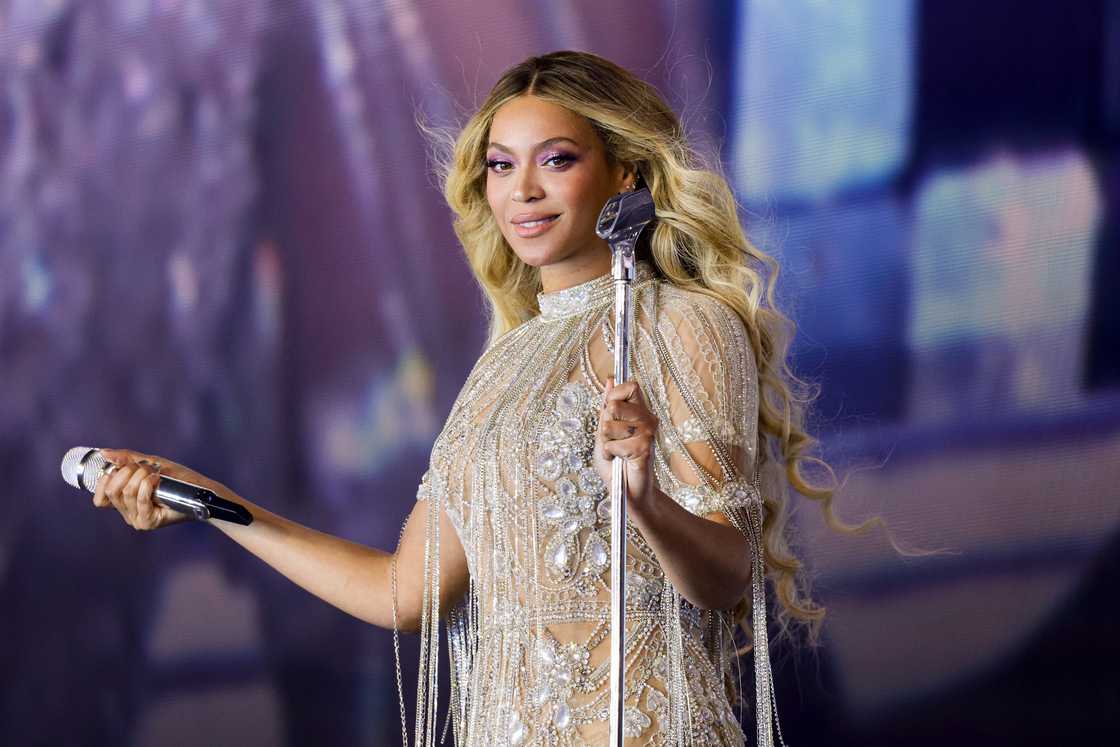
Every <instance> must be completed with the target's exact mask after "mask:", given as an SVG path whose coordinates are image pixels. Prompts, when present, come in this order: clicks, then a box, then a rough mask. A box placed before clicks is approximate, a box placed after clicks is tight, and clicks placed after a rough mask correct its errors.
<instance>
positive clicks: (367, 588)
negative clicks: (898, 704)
mask: <svg viewBox="0 0 1120 747" xmlns="http://www.w3.org/2000/svg"><path fill="white" fill-rule="evenodd" d="M638 186H646V187H648V188H649V189H650V191H651V193H652V195H653V199H654V203H655V205H656V209H657V221H656V223H655V224H654V228H653V230H652V231H648V230H647V234H646V235H645V236H644V237H643V239H642V241H641V243H640V245H639V256H640V257H641V258H642V262H641V263H640V266H639V272H638V277H637V280H636V281H635V327H634V335H633V349H634V358H633V364H632V370H633V372H634V380H633V381H629V382H624V383H620V384H614V383H613V382H612V381H611V380H610V378H609V375H608V374H609V373H610V371H611V370H612V353H611V344H612V340H613V330H612V329H611V328H610V320H611V313H610V311H611V300H612V298H613V291H612V287H611V280H610V275H609V270H610V252H609V248H608V246H607V244H606V242H604V241H603V240H602V239H600V238H598V237H597V236H596V234H595V222H596V218H597V216H598V213H599V210H600V209H601V208H602V206H603V204H604V203H605V202H606V200H607V199H608V198H609V197H610V196H612V195H613V194H615V193H617V192H620V191H623V190H628V189H634V188H635V187H638ZM444 193H445V197H446V199H447V201H448V203H449V205H450V206H451V208H452V210H453V211H454V213H455V215H456V219H455V229H456V232H457V235H458V236H459V239H460V241H461V242H462V244H463V246H464V247H465V249H466V252H467V256H468V259H469V261H470V265H471V268H472V270H473V271H474V273H475V275H476V277H477V278H478V281H479V283H480V285H481V286H482V289H483V291H484V292H485V294H486V296H487V298H488V300H489V301H490V304H491V308H492V319H491V335H490V341H489V344H488V346H487V349H486V351H485V352H484V353H483V355H482V356H481V358H480V359H479V361H478V362H477V364H476V365H475V367H474V369H473V370H472V372H471V374H470V375H469V377H468V378H467V381H466V383H465V385H464V387H463V389H462V391H461V393H460V395H459V397H458V399H457V401H456V402H455V405H454V407H453V408H452V411H451V414H450V416H449V417H448V420H447V423H446V424H445V426H444V429H443V431H442V432H441V433H440V435H439V437H438V439H437V440H436V442H435V445H434V447H433V450H432V456H431V462H430V468H429V470H428V471H427V472H426V473H425V475H424V477H423V480H422V482H421V485H420V490H419V495H418V499H419V500H418V503H417V505H416V506H415V507H414V509H413V510H412V512H411V514H410V516H409V518H408V520H407V522H406V523H405V526H404V528H403V531H402V535H401V540H400V543H399V546H398V548H397V550H396V552H395V553H392V554H390V553H385V552H381V551H379V550H375V549H372V548H368V547H364V546H361V545H357V544H354V543H351V542H347V541H345V540H342V539H339V538H336V537H332V536H329V535H325V534H322V533H319V532H316V531H314V530H311V529H308V528H306V527H302V526H300V525H298V524H295V523H293V522H290V521H288V520H286V519H283V518H281V517H279V516H277V515H275V514H272V513H270V512H268V511H266V510H265V509H263V508H261V507H259V506H256V505H254V504H252V503H250V502H249V501H247V500H245V499H244V498H243V497H241V496H237V495H236V494H235V493H234V492H233V491H232V490H230V489H229V488H228V487H226V486H224V485H221V484H218V483H216V482H214V481H212V480H209V479H208V478H205V477H204V476H202V475H199V474H198V473H196V472H193V471H191V470H189V469H187V468H185V467H183V466H181V465H178V464H174V463H172V462H169V461H168V460H165V459H162V458H158V457H152V456H146V455H141V454H138V453H136V452H131V451H126V450H112V451H106V456H107V457H108V458H110V460H111V461H112V462H113V463H114V465H116V469H115V470H113V471H112V474H111V475H110V476H109V477H108V478H106V479H102V480H101V481H100V482H99V483H98V488H97V492H96V494H95V496H94V504H95V505H97V506H102V507H103V506H109V505H112V506H113V507H115V508H116V509H117V510H118V511H120V512H121V514H122V515H123V516H124V518H125V519H126V521H128V523H129V524H131V525H132V526H134V527H136V528H137V529H152V528H156V527H160V526H165V525H168V524H171V523H175V522H177V521H180V520H181V519H182V517H181V516H180V515H179V514H176V513H174V512H172V511H169V510H168V509H166V508H164V507H162V506H160V505H158V504H155V503H153V502H152V500H151V497H152V490H153V486H154V484H155V482H156V480H157V479H158V474H159V473H162V474H164V475H169V476H172V477H178V478H182V479H186V480H190V481H194V482H200V483H203V484H206V485H207V486H208V487H211V488H212V489H214V490H215V491H216V492H218V493H219V494H222V495H226V496H229V497H231V498H232V499H233V500H236V501H238V502H242V503H244V504H245V505H246V506H248V507H249V508H250V510H251V511H252V513H253V515H254V516H255V517H256V520H255V522H254V523H253V524H252V525H251V526H248V527H242V526H236V525H229V524H225V523H222V522H217V523H216V526H218V527H219V529H221V531H223V532H225V533H226V534H227V535H229V536H230V537H231V538H232V539H233V540H234V541H236V542H238V543H239V544H241V545H242V546H244V547H245V548H247V549H248V550H249V551H250V552H252V553H254V554H255V555H257V556H259V557H260V558H262V559H263V560H264V561H265V562H267V563H269V564H270V565H272V566H273V567H275V568H276V569H277V570H278V571H280V572H281V573H283V574H284V575H286V576H287V577H288V578H290V579H291V580H293V581H294V582H295V583H297V584H299V585H300V586H302V587H304V588H305V589H307V590H309V591H311V592H312V593H314V594H316V595H318V596H319V597H321V598H322V599H324V600H326V601H327V602H330V603H331V604H333V605H335V606H337V607H339V608H340V609H342V610H345V611H346V612H349V613H350V614H353V615H355V616H357V617H359V618H361V619H362V620H366V621H368V622H371V623H373V624H375V625H380V626H383V627H392V628H394V629H398V628H399V629H404V630H411V631H419V632H420V633H421V634H422V635H423V639H422V645H421V659H422V661H421V678H420V683H419V686H418V690H417V695H418V700H419V706H418V709H417V712H418V717H417V723H416V733H415V738H416V741H417V742H418V743H430V742H432V741H433V740H435V739H438V738H439V734H438V731H437V727H436V718H435V715H434V713H432V711H433V710H434V704H435V703H436V699H437V692H436V686H437V677H436V668H437V667H436V664H437V662H438V656H439V643H440V636H439V630H438V620H440V619H441V618H445V619H446V621H447V624H448V631H449V636H448V640H449V641H450V648H451V652H450V655H451V661H452V673H453V676H452V698H451V701H452V716H453V718H452V724H453V727H454V729H455V733H456V738H457V740H458V742H459V743H463V744H471V745H475V744H495V745H505V744H510V745H520V744H525V745H527V744H560V745H569V744H570V745H575V744H605V743H606V741H607V711H608V702H609V682H608V665H609V654H608V646H609V641H608V638H609V622H608V615H609V602H610V591H609V574H610V568H609V555H608V552H607V547H608V545H609V541H610V537H609V525H610V522H609V511H608V510H607V507H608V505H609V491H608V489H607V487H606V486H607V485H608V484H609V480H610V478H609V474H610V460H611V458H613V457H616V456H617V457H621V458H624V459H625V465H626V476H627V482H628V486H629V491H630V502H629V518H630V530H631V531H630V533H629V535H628V559H627V573H628V593H627V637H626V640H627V682H626V692H625V706H626V707H625V719H624V727H625V729H624V730H625V733H626V736H627V743H628V744H695V745H699V744H721V745H722V744H743V743H744V735H743V732H742V731H741V729H740V726H739V723H738V719H737V717H736V714H735V713H734V712H733V710H732V707H731V706H732V703H734V702H735V700H736V692H737V688H736V682H735V678H734V677H733V674H734V672H735V663H736V649H735V643H734V640H733V637H734V636H733V630H734V626H735V624H736V623H737V622H744V621H745V619H746V617H747V612H748V610H751V609H752V608H753V612H754V613H755V617H754V649H755V671H756V683H757V687H756V698H755V704H756V722H757V728H758V741H759V743H770V742H771V740H772V737H771V731H770V729H771V723H772V718H771V704H770V697H771V693H772V688H771V686H770V684H769V679H768V678H769V665H768V660H767V655H766V652H767V647H766V638H765V630H766V626H765V603H764V597H763V593H762V592H763V578H762V576H763V575H764V574H765V575H769V577H770V579H771V581H772V582H773V584H774V587H775V588H776V590H777V592H778V598H779V600H780V605H778V610H777V611H778V619H779V622H780V623H781V628H782V630H783V631H785V632H788V627H789V626H788V623H790V622H802V623H808V624H809V625H808V627H809V632H810V637H811V638H812V637H813V636H815V633H816V629H817V625H818V624H819V621H820V619H821V617H822V616H823V609H822V608H820V607H818V606H816V605H814V604H813V603H811V602H810V601H808V600H807V599H805V598H804V597H803V596H802V594H803V592H802V591H801V590H800V588H801V587H800V585H799V583H798V578H797V576H798V573H797V572H798V570H799V568H800V564H799V563H798V561H797V560H796V558H795V557H793V555H792V554H791V553H790V551H789V548H788V545H787V542H786V539H785V520H786V519H785V497H784V494H785V487H786V486H787V485H790V484H792V485H793V486H794V487H795V488H796V489H797V490H798V491H799V492H801V493H802V494H804V495H806V496H808V497H811V498H816V499H819V500H820V501H821V502H822V507H823V508H824V510H825V512H826V514H827V515H828V517H829V519H830V522H832V521H834V520H833V517H832V515H831V508H830V501H831V495H832V493H831V491H830V490H827V489H822V488H817V487H814V486H812V485H810V484H808V483H806V482H805V480H804V479H803V478H802V476H801V472H800V468H801V467H802V466H803V465H804V464H805V463H807V462H809V461H812V462H816V463H818V464H822V465H823V463H821V462H820V461H819V460H816V459H813V458H811V457H808V456H806V454H805V452H806V450H807V449H808V448H810V447H811V446H812V444H813V443H814V442H813V440H812V439H811V438H809V437H808V436H807V435H806V434H805V433H804V432H803V431H802V428H801V422H802V416H803V405H804V403H805V401H806V399H805V398H799V397H798V396H797V395H796V394H795V389H794V387H795V386H796V385H798V384H799V383H800V382H798V381H797V379H796V378H794V377H793V376H792V374H790V372H789V370H788V368H787V367H786V362H785V356H786V350H787V347H788V335H785V334H783V332H784V331H785V330H786V329H787V328H788V325H787V324H786V319H785V317H784V316H782V315H781V313H780V312H778V311H777V310H775V309H774V304H773V283H774V278H775V277H776V274H777V273H776V270H777V268H776V265H775V263H774V261H773V260H772V259H770V258H769V257H767V256H766V255H764V254H762V253H761V252H759V251H758V250H757V249H755V248H754V247H753V246H751V244H750V243H749V242H748V241H747V239H746V238H745V236H744V234H743V232H742V229H741V227H740V225H739V221H738V216H737V214H736V206H735V202H734V198H733V196H732V194H731V192H730V190H729V188H728V186H727V183H726V181H725V180H724V179H723V178H722V177H721V176H719V175H718V174H717V173H715V172H714V171H711V170H707V169H705V168H703V167H702V166H701V164H700V161H699V159H698V157H697V156H696V155H695V153H694V152H693V151H692V150H691V149H690V148H689V146H688V144H687V141H686V139H685V136H684V133H683V131H682V128H681V125H680V122H679V121H678V119H677V117H676V116H675V115H674V114H673V112H672V111H671V110H670V109H669V107H668V106H666V104H665V103H664V102H663V101H662V99H661V98H660V96H659V95H658V94H657V93H656V91H655V90H654V89H653V88H652V87H651V86H649V85H648V84H646V83H644V82H642V81H640V80H638V79H637V78H635V77H634V76H633V75H631V74H630V73H628V72H626V71H625V70H623V69H622V68H620V67H618V66H616V65H614V64H613V63H611V62H609V61H607V60H605V59H603V58H601V57H597V56H595V55H592V54H587V53H577V52H557V53H553V54H549V55H545V56H543V57H534V58H530V59H528V60H526V61H525V62H523V63H521V64H519V65H517V66H515V67H513V68H511V69H510V70H508V71H507V72H506V73H505V74H504V75H503V76H502V77H501V79H500V80H499V81H498V83H497V84H496V85H495V86H494V88H493V90H492V91H491V92H490V95H489V97H488V98H487V100H486V102H485V103H484V104H483V105H482V107H481V108H480V110H479V111H478V112H477V113H476V114H475V115H474V116H473V117H472V118H471V119H470V121H469V122H468V123H467V125H466V126H465V127H464V129H463V130H462V132H461V133H460V134H459V136H458V138H457V140H456V141H455V142H454V144H453V148H452V154H451V158H450V159H449V161H448V162H447V164H446V169H445V179H444ZM767 278H768V279H767ZM779 465H780V467H779ZM823 466H824V467H825V469H826V471H827V465H823ZM764 468H767V469H765V470H764ZM763 477H765V478H766V479H763ZM762 486H764V489H761V490H760V487H762ZM402 728H403V724H402Z"/></svg>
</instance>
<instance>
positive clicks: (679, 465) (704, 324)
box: [655, 293, 758, 525]
mask: <svg viewBox="0 0 1120 747" xmlns="http://www.w3.org/2000/svg"><path fill="white" fill-rule="evenodd" d="M655 344H656V346H657V348H658V366H659V369H660V374H661V375H660V376H659V377H658V385H659V386H660V387H661V388H662V391H661V392H660V393H659V394H660V395H661V401H662V403H663V409H662V414H661V423H660V424H659V427H658V443H657V446H658V458H657V462H658V469H657V472H658V481H659V487H660V488H661V490H662V491H663V492H665V493H666V494H667V495H669V496H670V497H671V498H672V499H673V500H675V501H676V502H677V503H679V504H681V505H682V506H684V507H685V508H686V509H688V510H689V511H691V512H692V513H694V514H697V515H700V516H704V515H707V514H711V513H716V512H719V513H723V514H725V515H727V516H728V518H731V519H732V523H735V524H736V525H738V524H739V523H740V522H738V521H734V518H735V517H733V516H732V514H733V513H738V514H739V516H742V511H743V510H745V508H746V506H747V505H748V504H749V503H750V502H751V501H752V500H754V499H755V498H757V496H758V487H757V483H756V482H755V480H754V472H755V462H756V458H757V448H758V444H757V441H758V377H757V370H756V367H755V358H754V352H753V348H752V347H751V344H750V340H749V338H748V336H747V330H746V328H745V326H744V325H743V322H742V320H741V319H740V318H739V316H738V314H736V313H735V311H734V310H733V309H732V308H731V307H730V306H728V305H727V304H725V303H724V302H722V301H720V300H718V299H715V298H711V297H708V296H701V295H699V294H695V293H689V294H683V293H681V294H676V297H675V298H670V299H667V300H666V303H665V305H664V307H663V308H662V310H661V313H660V314H659V315H658V321H657V324H656V333H655Z"/></svg>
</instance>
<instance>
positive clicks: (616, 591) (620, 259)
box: [596, 188, 653, 747]
mask: <svg viewBox="0 0 1120 747" xmlns="http://www.w3.org/2000/svg"><path fill="white" fill-rule="evenodd" d="M651 220H653V197H652V196H651V195H650V193H649V190H648V189H645V188H642V189H639V190H634V191H631V192H621V193H619V194H617V195H615V196H614V197H612V198H611V199H610V200H608V201H607V204H606V205H604V206H603V210H602V212H601V213H600V214H599V222H598V224H597V226H596V232H597V233H598V234H599V236H600V237H601V238H604V239H606V240H607V243H608V244H610V247H611V275H612V277H613V278H614V381H615V384H616V385H617V384H621V383H623V382H626V381H629V380H630V328H631V326H632V324H633V321H634V298H633V291H632V284H633V282H634V274H635V269H636V265H637V262H636V258H635V255H634V245H635V244H636V243H637V240H638V236H639V234H641V232H642V229H643V228H645V226H646V224H647V223H649V222H650V221H651ZM626 499H627V489H626V461H625V460H624V459H622V458H620V457H615V458H614V459H612V460H611V672H610V678H611V704H610V744H611V745H612V746H613V747H622V741H623V738H624V735H623V715H624V708H625V695H626V662H625V657H626V641H625V637H626Z"/></svg>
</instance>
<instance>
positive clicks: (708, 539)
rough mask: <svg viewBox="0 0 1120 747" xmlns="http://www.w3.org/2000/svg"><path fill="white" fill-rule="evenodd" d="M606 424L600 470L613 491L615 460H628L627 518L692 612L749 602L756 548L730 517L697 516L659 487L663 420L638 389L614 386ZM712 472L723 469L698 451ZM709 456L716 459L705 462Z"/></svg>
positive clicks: (600, 438)
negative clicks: (658, 440) (657, 458)
mask: <svg viewBox="0 0 1120 747" xmlns="http://www.w3.org/2000/svg"><path fill="white" fill-rule="evenodd" d="M605 399H606V402H605V404H604V407H603V410H602V412H601V413H600V417H599V435H598V437H597V447H596V449H595V453H596V467H597V469H598V470H599V473H600V475H603V476H604V479H605V480H606V482H607V484H608V485H609V484H610V479H609V473H610V458H611V457H613V456H615V455H617V456H620V457H625V458H626V484H627V489H628V491H629V492H628V501H627V514H628V516H629V518H630V519H631V520H632V521H633V522H634V525H635V526H636V527H637V528H638V530H639V531H640V532H641V533H642V536H643V537H644V538H645V540H646V542H647V543H649V546H650V547H651V548H652V549H653V551H654V553H656V555H657V559H658V561H659V562H660V563H661V567H662V569H663V570H664V571H665V575H666V576H668V578H669V580H670V581H672V583H673V586H675V587H676V588H677V590H678V591H680V593H681V595H682V596H684V598H685V599H687V600H688V601H689V602H691V603H692V604H694V605H696V606H697V607H701V608H704V609H729V608H731V607H733V606H735V604H736V603H737V602H738V601H739V600H740V599H742V598H743V595H744V594H745V593H746V590H747V587H748V585H749V584H750V581H751V562H750V544H749V542H748V541H747V538H746V537H745V536H743V534H742V533H741V532H740V531H739V530H738V529H736V528H735V527H733V526H731V524H730V522H728V520H727V517H726V516H724V515H723V514H722V513H719V512H713V513H709V514H707V515H706V516H697V515H696V514H693V513H691V512H690V511H688V510H687V509H686V508H684V507H683V506H681V505H680V504H679V503H677V502H676V501H674V500H673V499H672V498H670V497H669V496H667V495H666V494H665V493H664V492H662V491H661V490H659V489H658V488H657V486H656V484H655V482H654V480H653V475H652V473H653V469H652V449H653V437H654V433H655V432H656V430H657V424H658V421H657V418H656V417H655V416H654V415H653V414H652V413H651V412H650V411H649V409H648V408H647V407H646V404H645V401H644V399H643V397H642V392H641V390H640V389H639V388H638V385H637V384H636V383H635V382H633V381H628V382H625V383H623V384H620V385H618V386H614V385H613V381H612V380H610V379H608V381H607V392H606V398H605ZM690 452H691V453H692V455H693V458H695V459H696V460H697V462H698V463H700V464H701V465H704V464H705V463H706V462H709V461H710V464H709V465H708V466H709V471H715V470H716V469H718V468H717V466H716V464H715V459H714V457H712V456H711V455H710V451H709V450H708V449H706V448H690ZM704 452H708V453H707V454H705V453H704Z"/></svg>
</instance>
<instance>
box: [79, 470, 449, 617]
mask: <svg viewBox="0 0 1120 747" xmlns="http://www.w3.org/2000/svg"><path fill="white" fill-rule="evenodd" d="M102 453H103V454H104V455H105V456H106V458H107V459H109V460H110V461H111V462H113V463H114V464H117V465H118V469H117V470H115V471H114V473H113V474H112V475H111V477H108V478H102V479H101V481H100V482H99V484H98V491H97V493H96V494H95V495H94V505H97V506H102V507H107V506H108V505H110V504H111V505H112V506H113V507H114V508H116V509H117V510H118V511H120V513H121V515H122V516H123V517H124V519H125V521H126V522H128V524H129V525H130V526H132V527H134V528H136V529H153V528H157V527H158V526H163V525H164V524H166V523H172V522H170V521H161V520H160V517H161V516H163V515H164V514H166V513H169V512H168V510H167V509H166V508H165V507H162V506H159V505H158V504H155V503H153V502H152V500H151V495H152V488H153V487H154V484H155V481H156V478H154V474H155V473H154V472H153V471H152V470H151V469H149V468H148V467H147V466H145V464H143V463H142V460H146V461H147V462H148V463H151V462H160V463H161V464H162V467H161V469H160V474H162V475H166V476H168V477H173V478H177V479H183V480H187V481H189V482H194V483H197V484H202V485H204V486H205V487H208V488H210V489H211V490H213V491H214V492H215V493H218V494H219V495H221V496H223V497H227V498H229V499H230V500H233V501H235V502H237V503H240V504H242V505H244V506H245V507H246V508H247V509H249V511H250V513H252V514H253V523H252V524H250V525H249V526H241V525H239V524H231V523H229V522H225V521H211V522H210V523H211V524H213V525H214V526H215V527H217V528H218V529H219V530H221V531H222V532H223V533H224V534H225V535H227V536H228V537H229V538H230V539H232V540H233V541H234V542H236V543H237V544H239V545H241V546H242V547H244V548H245V549H246V550H248V551H249V552H251V553H252V554H254V555H256V556H257V557H258V558H260V559H261V560H263V561H264V562H265V563H267V564H268V565H270V566H272V567H273V568H275V569H276V570H277V571H279V572H280V573H281V574H283V575H284V576H286V577H287V578H288V579H290V580H291V581H292V582H294V583H295V584H297V585H298V586H300V587H302V588H304V589H306V590H307V591H309V592H311V593H312V594H314V595H315V596H317V597H319V598H320V599H322V600H323V601H325V602H327V603H329V604H331V605H334V606H335V607H338V608H339V609H340V610H342V611H344V612H347V613H349V614H351V615H353V616H354V617H357V618H358V619H360V620H364V621H366V622H369V623H372V624H374V625H378V626H380V627H383V628H390V629H391V628H392V627H393V607H392V605H393V597H392V579H391V574H390V570H391V561H392V559H393V557H394V555H395V556H396V558H397V622H398V627H399V628H400V629H401V630H406V631H415V630H418V629H419V627H420V615H421V610H422V607H423V596H424V550H425V547H424V546H425V540H426V537H425V534H426V531H425V530H426V524H427V512H428V510H429V506H428V503H427V501H419V502H417V503H416V504H415V506H414V507H413V509H412V513H411V514H410V515H409V517H408V522H407V523H406V524H405V528H404V533H403V534H402V536H401V541H400V545H399V546H398V548H397V550H396V553H387V552H384V551H382V550H378V549H376V548H373V547H367V546H365V545H362V544H359V543H356V542H350V541H349V540H345V539H342V538H340V537H335V536H333V535H330V534H326V533H324V532H320V531H317V530H315V529H311V528H309V527H305V526H303V525H302V524H298V523H296V522H294V521H290V520H289V519H285V518H284V517H282V516H279V515H277V514H274V513H272V512H271V511H268V510H266V509H264V508H261V507H260V506H258V505H256V504H254V503H252V502H250V501H248V500H246V499H245V498H243V497H241V496H239V495H237V494H236V493H235V492H233V491H232V490H230V489H229V488H227V487H226V486H224V485H222V484H221V483H218V482H215V481H213V480H210V479H208V478H206V477H205V476H203V475H200V474H199V473H197V472H194V471H193V470H189V469H188V468H186V467H183V466H182V465H178V464H175V463H174V462H171V461H170V460H166V459H163V458H161V457H156V456H150V455H143V454H139V453H137V452H133V451H129V450H126V449H104V450H102ZM440 517H441V518H440V522H441V523H440V532H439V536H440V548H439V549H440V584H439V589H440V609H441V610H446V609H448V608H449V607H450V606H451V605H452V604H454V603H455V602H456V601H458V599H459V598H461V597H462V595H463V593H464V592H465V590H466V588H467V578H468V572H467V561H466V557H465V555H464V554H463V548H462V546H461V545H460V543H459V539H458V536H457V535H456V533H455V529H454V527H453V526H452V524H451V522H450V521H449V520H448V518H447V515H446V514H445V513H444V512H443V511H440Z"/></svg>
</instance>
